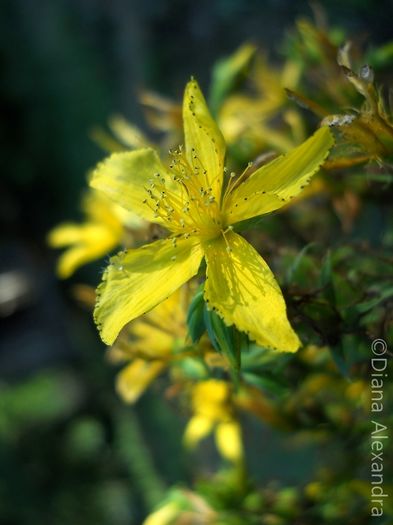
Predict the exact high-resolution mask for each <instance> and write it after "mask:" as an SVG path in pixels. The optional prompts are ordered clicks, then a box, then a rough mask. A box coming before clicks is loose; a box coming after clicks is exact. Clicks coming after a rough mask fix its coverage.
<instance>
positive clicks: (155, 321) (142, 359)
mask: <svg viewBox="0 0 393 525" xmlns="http://www.w3.org/2000/svg"><path fill="white" fill-rule="evenodd" d="M188 303H189V290H188V289H186V288H185V287H183V288H180V289H179V290H177V291H176V292H175V293H174V294H172V295H171V296H170V297H169V298H168V299H166V300H165V301H163V302H162V303H160V304H159V305H158V306H156V307H155V308H153V310H151V311H150V312H148V313H147V314H145V315H143V316H142V317H140V318H139V319H135V320H134V321H132V322H131V323H130V324H129V325H127V327H126V328H125V329H124V330H123V331H122V333H121V335H120V336H119V337H118V339H117V341H116V343H115V345H114V346H112V347H111V348H110V350H109V358H110V359H111V360H112V361H113V362H129V364H127V366H125V368H123V369H122V370H121V371H120V372H119V374H118V376H117V380H116V389H117V392H118V393H119V395H120V396H121V398H122V399H123V400H124V401H125V402H126V403H135V402H136V401H137V400H138V399H139V397H140V396H141V395H142V394H143V392H144V391H145V390H146V388H148V386H149V385H150V383H152V382H153V381H154V380H155V379H156V377H157V376H158V375H159V374H161V373H162V372H163V371H164V370H165V369H166V368H167V366H168V365H169V364H170V363H171V360H172V359H173V358H174V357H175V356H174V354H173V352H174V350H176V349H179V348H182V347H184V346H185V344H186V337H187V325H186V312H187V307H188Z"/></svg>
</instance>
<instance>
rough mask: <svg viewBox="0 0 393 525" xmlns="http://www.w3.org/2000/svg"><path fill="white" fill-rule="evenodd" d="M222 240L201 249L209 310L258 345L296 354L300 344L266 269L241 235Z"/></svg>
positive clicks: (274, 281) (275, 284)
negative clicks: (205, 266) (205, 273)
mask: <svg viewBox="0 0 393 525" xmlns="http://www.w3.org/2000/svg"><path fill="white" fill-rule="evenodd" d="M225 237H226V241H225V240H224V238H223V237H220V238H219V239H216V240H214V241H210V242H209V243H206V244H205V245H204V249H205V256H206V261H207V276H208V279H207V281H206V284H205V299H206V301H207V302H208V304H209V307H210V308H213V307H214V308H215V309H216V310H217V313H218V314H219V315H220V316H221V317H222V318H223V319H224V321H225V322H226V323H227V324H228V325H232V324H234V325H235V326H236V327H237V328H238V329H239V330H240V331H242V332H246V333H247V334H248V336H249V337H250V339H252V340H254V341H256V342H257V343H258V344H259V345H261V346H264V347H267V348H273V349H277V350H279V351H283V352H295V351H296V350H297V349H298V348H299V346H300V341H299V338H298V337H297V335H296V333H295V332H294V331H293V329H292V327H291V325H290V324H289V321H288V319H287V314H286V306H285V301H284V298H283V296H282V293H281V290H280V287H279V286H278V284H277V282H276V280H275V278H274V276H273V274H272V272H271V271H270V269H269V267H268V265H267V264H266V262H265V261H264V260H263V259H262V257H261V256H260V255H259V254H258V253H257V252H256V251H255V250H254V248H253V247H252V246H251V245H250V244H249V243H248V242H247V241H246V240H245V239H243V238H242V237H240V235H237V234H236V233H234V232H229V233H227V234H225ZM228 249H229V250H230V251H228Z"/></svg>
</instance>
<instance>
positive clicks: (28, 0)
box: [0, 0, 393, 525]
mask: <svg viewBox="0 0 393 525" xmlns="http://www.w3.org/2000/svg"><path fill="white" fill-rule="evenodd" d="M325 9H326V10H327V15H328V19H329V21H330V23H331V25H333V26H334V25H339V26H342V27H343V28H345V29H346V30H347V33H348V34H349V35H354V36H356V37H357V38H359V37H361V38H362V39H364V41H365V42H367V43H368V44H370V43H372V44H378V43H382V42H385V41H387V40H389V39H390V38H391V37H392V20H393V6H392V2H391V1H389V0H380V1H378V2H375V1H372V0H368V1H367V0H364V1H355V0H352V1H345V2H342V1H331V2H328V4H327V6H325ZM299 15H302V16H304V15H305V16H309V17H311V16H312V10H311V9H310V6H309V4H308V2H300V1H298V2H293V1H290V0H276V1H274V0H269V1H263V2H262V1H258V0H250V1H247V2H245V1H242V0H221V1H212V0H209V1H206V0H201V1H198V2H196V1H195V2H182V1H180V0H175V1H172V2H166V1H163V0H156V1H153V0H144V1H143V2H140V1H132V0H130V1H126V0H113V1H111V2H109V1H106V0H68V1H66V0H64V1H62V0H3V1H2V2H1V6H0V17H1V18H0V75H1V77H0V79H1V80H0V107H1V121H0V162H1V179H0V228H1V246H0V275H1V276H3V277H4V275H9V272H13V275H14V276H16V282H17V284H18V286H19V287H20V288H21V290H22V291H21V293H20V294H19V296H18V297H19V298H18V299H17V300H16V301H15V302H14V303H12V301H11V304H9V302H8V303H6V306H4V305H3V307H2V310H1V317H0V327H1V341H0V471H1V479H0V523H2V524H3V523H4V524H22V523H29V525H34V524H36V523H37V524H38V523H40V524H42V523H54V524H64V525H66V524H67V525H68V524H78V523H96V524H101V523H102V524H107V523H108V524H109V523H110V524H111V525H116V524H123V523H135V524H137V523H139V522H140V520H141V517H142V516H144V515H145V513H146V510H147V509H148V508H150V507H151V505H152V504H154V503H156V502H157V500H159V499H160V497H161V494H162V490H163V487H164V486H165V485H167V484H171V483H174V482H176V481H178V480H185V481H187V480H190V472H191V465H190V464H189V463H188V462H189V460H188V459H187V458H185V457H183V456H182V455H181V454H179V452H178V451H179V449H180V439H181V430H182V426H183V422H182V421H179V418H178V417H177V416H176V410H175V408H174V407H171V405H170V404H168V403H164V402H161V401H160V400H157V398H156V397H154V396H153V395H149V394H148V395H147V396H145V398H144V399H143V401H142V402H141V403H140V405H138V407H137V408H136V409H135V410H134V409H132V410H131V409H127V408H124V407H122V406H121V403H120V401H119V400H118V399H117V398H116V396H115V394H114V393H113V376H114V371H113V370H112V369H111V368H110V367H108V366H107V365H106V364H105V362H104V358H103V356H104V352H103V350H104V347H103V346H102V345H101V343H100V342H99V340H98V336H97V334H96V331H95V328H94V326H93V324H92V322H91V320H90V313H89V312H88V311H85V310H83V308H81V307H79V306H77V305H76V304H75V301H74V299H73V297H72V285H73V284H75V283H77V282H90V283H91V284H95V283H97V281H98V275H99V271H100V269H101V268H102V266H103V264H104V263H102V262H101V263H97V264H93V265H90V266H89V267H87V268H84V269H82V270H80V271H79V272H78V273H77V274H76V276H75V277H73V278H72V279H71V280H69V281H67V282H65V283H59V282H58V281H57V280H56V278H55V276H54V262H55V254H54V253H53V252H52V251H51V250H50V249H49V248H48V247H47V246H46V243H45V236H46V234H47V232H48V230H50V229H51V228H52V227H53V226H54V225H56V224H57V223H59V222H60V221H63V220H65V219H67V220H75V219H78V217H80V216H79V212H78V210H79V197H80V191H81V189H82V188H83V187H84V186H85V174H86V172H87V170H88V169H89V168H91V167H92V166H94V164H95V163H96V162H97V161H98V160H100V159H101V158H102V157H103V153H102V151H101V150H100V149H99V148H98V147H97V146H96V145H95V144H94V143H93V142H92V141H91V140H90V138H89V133H90V131H91V129H92V128H93V127H94V126H96V125H103V126H104V125H105V123H106V121H107V118H108V117H109V116H110V115H112V114H114V113H120V114H122V115H124V116H125V117H127V118H128V119H129V120H131V121H132V122H135V123H136V124H138V125H140V126H141V127H142V128H144V126H145V124H144V121H143V117H142V113H141V110H140V108H139V106H138V100H137V93H138V91H139V90H140V89H141V88H149V89H152V90H155V91H158V92H161V93H162V94H164V95H167V96H169V97H171V98H173V99H175V100H180V99H181V96H182V90H183V87H184V85H185V82H186V81H187V80H188V79H189V77H190V76H191V75H194V76H195V77H196V78H198V80H199V81H200V83H201V84H202V87H203V88H207V86H208V83H209V78H210V71H211V66H212V65H213V64H214V62H215V61H216V60H217V59H219V58H222V57H223V56H225V55H227V54H230V53H231V52H233V51H234V49H235V48H236V47H237V46H239V45H240V44H241V43H243V42H244V41H253V42H255V43H257V44H259V45H260V46H262V47H265V48H267V49H268V51H269V54H270V56H271V57H273V59H274V58H276V59H278V58H279V57H280V47H279V44H280V42H281V41H282V37H283V35H284V33H286V32H287V31H288V30H290V29H291V28H293V25H294V21H295V19H296V18H297V17H298V16H299ZM12 286H14V285H13V284H12V283H11V285H10V284H9V280H8V281H7V280H6V281H5V280H4V279H3V280H0V299H3V300H4V296H6V295H7V293H9V289H10V287H11V291H12V290H13V288H12ZM2 303H4V301H2ZM153 390H154V388H153ZM266 432H267V431H265V433H264V434H263V436H262V439H263V440H264V443H265V447H268V446H269V443H270V439H269V434H268V433H266ZM254 445H255V443H254ZM213 449H214V448H213V447H211V450H210V449H208V456H209V454H210V456H212V457H210V456H209V457H208V461H205V463H206V466H205V467H204V468H205V469H207V470H209V468H211V469H212V468H214V464H215V462H216V461H217V458H216V457H215V456H214V453H213ZM266 457H269V454H267V455H266ZM266 457H265V459H264V460H261V459H260V461H259V463H257V464H256V467H255V469H254V470H255V474H256V475H257V476H259V478H260V479H262V480H263V479H264V472H265V471H266V469H267V468H268V469H270V470H269V472H270V477H271V476H273V477H274V476H275V475H277V477H279V478H280V479H283V480H284V481H288V482H292V481H296V479H297V476H299V465H301V464H304V462H303V459H302V452H301V451H300V452H299V453H298V454H297V455H296V460H295V459H294V456H293V455H291V456H288V458H286V456H285V454H284V455H283V456H282V457H283V462H286V468H285V469H284V470H283V469H280V466H279V465H276V464H274V463H273V462H270V464H269V460H268V459H266ZM307 457H308V458H309V459H310V451H307ZM138 460H139V461H138ZM291 461H292V463H291ZM309 464H310V465H311V466H310V469H311V468H312V465H313V461H312V460H311V461H309ZM207 465H209V467H207ZM274 469H276V470H277V472H276V474H275V470H274ZM301 476H302V477H307V476H308V472H307V469H305V468H303V471H302V473H301Z"/></svg>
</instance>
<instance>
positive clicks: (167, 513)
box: [142, 501, 182, 525]
mask: <svg viewBox="0 0 393 525" xmlns="http://www.w3.org/2000/svg"><path fill="white" fill-rule="evenodd" d="M181 512H182V511H181V509H180V508H179V505H178V503H177V502H176V501H170V502H168V503H166V504H165V505H164V506H163V507H161V508H159V509H158V510H156V511H155V512H153V513H152V514H149V516H148V517H147V518H146V519H145V521H144V522H143V523H142V525H171V524H172V523H173V520H174V519H175V518H176V517H177V516H179V514H180V513H181Z"/></svg>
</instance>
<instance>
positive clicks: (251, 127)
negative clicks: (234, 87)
mask: <svg viewBox="0 0 393 525" xmlns="http://www.w3.org/2000/svg"><path fill="white" fill-rule="evenodd" d="M300 72H301V69H300V67H299V65H298V64H297V63H296V62H292V61H288V62H287V63H286V64H285V65H284V67H283V69H282V71H276V70H275V69H273V68H272V67H271V66H269V64H268V63H267V61H266V59H265V58H264V57H263V56H262V55H258V56H257V57H256V60H255V65H254V68H253V70H252V72H251V74H250V81H251V84H252V87H253V88H254V94H253V95H252V96H251V95H243V94H234V95H232V96H229V97H228V98H227V99H226V101H225V102H224V104H223V105H222V107H221V110H220V113H219V123H220V127H221V129H222V132H223V135H224V137H225V140H226V141H227V143H229V144H233V143H236V142H237V141H238V140H246V141H247V143H248V144H250V145H252V146H253V149H252V151H253V152H255V153H256V154H257V153H261V151H262V149H263V148H265V147H266V146H268V147H269V146H270V147H273V148H274V149H276V150H278V151H280V152H287V151H289V150H290V149H291V148H293V147H294V146H295V145H296V144H298V143H299V142H301V141H302V140H304V129H303V124H302V121H301V118H300V116H299V114H298V112H297V111H296V110H294V109H288V108H287V109H286V110H285V111H283V110H284V109H285V106H286V105H287V103H288V97H287V95H286V93H285V89H284V88H293V87H295V86H296V85H297V83H298V80H299V76H300ZM280 112H281V113H282V120H283V123H286V124H287V125H289V128H288V131H286V132H283V131H282V130H279V129H277V126H276V125H274V124H272V120H273V119H274V118H277V116H278V115H279V113H280ZM290 131H292V137H291V135H290V133H288V132H290Z"/></svg>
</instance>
